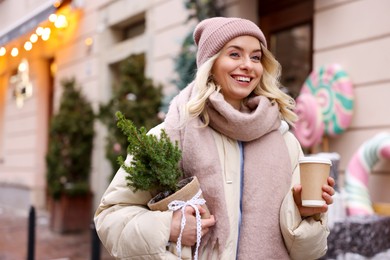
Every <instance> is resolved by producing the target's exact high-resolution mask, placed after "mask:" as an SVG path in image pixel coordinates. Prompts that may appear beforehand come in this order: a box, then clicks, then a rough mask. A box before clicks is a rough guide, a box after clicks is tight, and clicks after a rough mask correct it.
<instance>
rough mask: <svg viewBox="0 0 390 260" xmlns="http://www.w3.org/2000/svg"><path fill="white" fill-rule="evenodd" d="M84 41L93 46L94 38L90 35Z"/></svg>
mask: <svg viewBox="0 0 390 260" xmlns="http://www.w3.org/2000/svg"><path fill="white" fill-rule="evenodd" d="M84 43H85V45H87V46H91V45H92V44H93V39H92V38H91V37H88V38H87V39H85V41H84Z"/></svg>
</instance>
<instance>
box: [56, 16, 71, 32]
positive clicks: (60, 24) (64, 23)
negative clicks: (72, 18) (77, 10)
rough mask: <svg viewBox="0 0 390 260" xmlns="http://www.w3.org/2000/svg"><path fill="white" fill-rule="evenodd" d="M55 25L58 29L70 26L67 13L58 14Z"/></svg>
mask: <svg viewBox="0 0 390 260" xmlns="http://www.w3.org/2000/svg"><path fill="white" fill-rule="evenodd" d="M54 26H55V27H56V28H58V29H63V28H66V27H68V20H67V19H66V17H65V15H63V14H60V15H58V16H57V17H56V20H55V22H54Z"/></svg>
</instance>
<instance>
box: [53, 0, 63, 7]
mask: <svg viewBox="0 0 390 260" xmlns="http://www.w3.org/2000/svg"><path fill="white" fill-rule="evenodd" d="M61 2H62V1H60V0H57V1H55V2H54V3H53V6H54V7H55V8H58V7H60V5H61Z"/></svg>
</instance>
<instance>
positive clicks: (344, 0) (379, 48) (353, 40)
mask: <svg viewBox="0 0 390 260" xmlns="http://www.w3.org/2000/svg"><path fill="white" fill-rule="evenodd" d="M388 10H390V1H387V0H329V1H323V0H317V1H316V2H315V20H314V57H313V58H314V67H315V68H318V67H319V66H321V65H323V64H330V63H339V64H340V65H342V67H343V68H344V69H345V70H346V72H347V73H348V74H349V76H350V78H351V79H352V81H353V83H354V95H355V107H354V115H353V120H352V123H351V126H350V128H349V129H348V130H347V131H346V132H345V133H343V134H342V135H341V136H339V137H337V138H332V139H331V140H330V150H331V151H337V152H339V153H340V154H341V166H340V168H341V171H342V172H343V171H344V170H345V169H346V167H347V164H348V162H349V159H350V158H351V157H352V155H353V154H354V153H355V152H356V151H357V149H358V148H359V146H360V145H361V144H362V143H363V142H364V141H366V140H368V139H370V138H372V137H373V136H374V135H376V134H377V133H379V132H382V131H387V132H388V131H390V117H389V116H387V113H386V112H385V109H386V107H387V104H388V102H389V101H388V98H389V97H390V73H389V68H388V64H389V62H390V26H389V25H390V17H389V15H388ZM389 186H390V163H389V162H385V161H384V160H382V161H381V162H380V163H378V164H377V165H375V167H374V169H373V172H372V174H371V176H370V178H369V188H370V193H371V195H372V200H373V201H374V202H379V201H386V202H390V189H388V187H389Z"/></svg>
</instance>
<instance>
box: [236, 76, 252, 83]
mask: <svg viewBox="0 0 390 260" xmlns="http://www.w3.org/2000/svg"><path fill="white" fill-rule="evenodd" d="M234 79H235V80H238V81H244V82H249V81H251V79H250V78H249V77H234Z"/></svg>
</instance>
